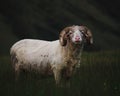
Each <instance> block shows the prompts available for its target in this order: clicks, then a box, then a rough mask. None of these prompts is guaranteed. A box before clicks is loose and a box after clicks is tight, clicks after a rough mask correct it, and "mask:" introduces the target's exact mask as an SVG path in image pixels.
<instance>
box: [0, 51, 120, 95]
mask: <svg viewBox="0 0 120 96" xmlns="http://www.w3.org/2000/svg"><path fill="white" fill-rule="evenodd" d="M30 74H33V73H30ZM30 74H24V73H23V74H22V76H20V78H19V80H18V81H17V82H16V81H15V79H14V72H13V70H12V67H11V64H10V57H9V56H1V57H0V96H120V50H116V51H102V52H90V53H86V52H84V53H83V55H82V62H81V67H80V69H79V70H78V73H77V74H76V75H74V76H73V78H72V79H71V81H72V83H71V87H70V88H57V87H56V86H55V82H54V79H53V78H44V79H41V78H40V76H39V75H35V74H34V75H30Z"/></svg>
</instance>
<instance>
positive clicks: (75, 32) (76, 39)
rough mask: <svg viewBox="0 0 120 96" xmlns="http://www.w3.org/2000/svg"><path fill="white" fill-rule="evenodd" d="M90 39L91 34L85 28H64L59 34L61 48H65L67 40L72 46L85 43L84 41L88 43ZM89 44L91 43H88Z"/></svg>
mask: <svg viewBox="0 0 120 96" xmlns="http://www.w3.org/2000/svg"><path fill="white" fill-rule="evenodd" d="M91 38H92V34H91V32H90V31H89V30H88V29H87V27H85V26H71V27H66V28H65V29H63V31H61V33H60V43H61V45H62V46H65V45H66V44H67V41H68V40H69V41H71V42H72V43H74V44H81V43H82V42H84V41H85V40H84V39H86V41H87V42H88V41H89V39H91ZM90 43H92V42H91V41H90Z"/></svg>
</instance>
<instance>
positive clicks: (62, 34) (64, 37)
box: [59, 27, 70, 46]
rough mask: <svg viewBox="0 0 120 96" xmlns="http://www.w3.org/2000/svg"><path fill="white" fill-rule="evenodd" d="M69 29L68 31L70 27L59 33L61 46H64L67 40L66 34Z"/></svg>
mask: <svg viewBox="0 0 120 96" xmlns="http://www.w3.org/2000/svg"><path fill="white" fill-rule="evenodd" d="M69 29H70V27H66V28H64V29H63V30H62V31H61V32H60V37H59V41H60V44H61V45H62V46H66V44H67V39H68V35H67V34H68V33H69Z"/></svg>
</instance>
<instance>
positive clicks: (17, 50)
mask: <svg viewBox="0 0 120 96" xmlns="http://www.w3.org/2000/svg"><path fill="white" fill-rule="evenodd" d="M84 43H89V44H91V43H92V34H91V32H90V30H89V29H88V28H87V27H85V26H70V27H66V28H64V29H63V30H62V31H61V32H60V38H59V40H56V41H44V40H33V39H24V40H21V41H18V42H17V43H15V44H14V45H13V46H12V48H11V50H10V54H11V60H12V64H13V67H14V69H15V73H16V74H17V75H19V73H20V71H21V70H28V71H31V70H35V71H37V72H39V73H40V74H42V75H54V77H55V81H56V84H59V83H60V82H61V79H62V78H63V79H67V80H68V79H69V78H70V77H71V76H72V74H73V71H74V70H75V67H76V66H77V67H79V65H80V57H81V56H80V55H81V51H82V49H83V45H84Z"/></svg>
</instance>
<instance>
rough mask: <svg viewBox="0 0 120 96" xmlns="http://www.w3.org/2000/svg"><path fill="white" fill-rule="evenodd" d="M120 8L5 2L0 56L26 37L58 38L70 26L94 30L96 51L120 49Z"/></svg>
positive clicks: (85, 2) (72, 0)
mask: <svg viewBox="0 0 120 96" xmlns="http://www.w3.org/2000/svg"><path fill="white" fill-rule="evenodd" d="M113 6H114V7H113ZM119 7H120V6H119V1H118V0H115V1H114V2H113V1H109V2H107V1H104V0H100V1H96V0H1V1H0V44H1V47H0V54H6V53H7V54H8V49H9V48H10V46H11V45H12V44H13V43H15V42H16V41H18V40H20V39H23V38H34V39H44V40H55V39H58V37H59V32H60V31H61V30H62V29H63V28H64V27H66V26H70V25H86V26H87V27H89V28H90V29H91V30H92V32H93V36H94V46H93V47H92V48H93V50H103V49H119V48H120V38H119V37H120V32H119V27H120V23H119V22H118V21H119V20H120V18H119V17H120V14H119V10H118V9H120V8H119ZM88 49H89V48H88Z"/></svg>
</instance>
